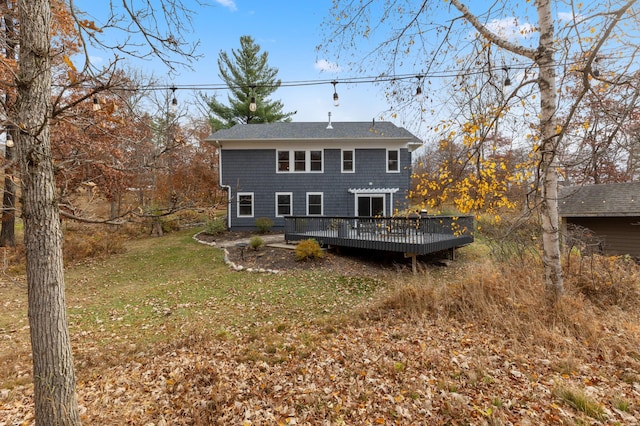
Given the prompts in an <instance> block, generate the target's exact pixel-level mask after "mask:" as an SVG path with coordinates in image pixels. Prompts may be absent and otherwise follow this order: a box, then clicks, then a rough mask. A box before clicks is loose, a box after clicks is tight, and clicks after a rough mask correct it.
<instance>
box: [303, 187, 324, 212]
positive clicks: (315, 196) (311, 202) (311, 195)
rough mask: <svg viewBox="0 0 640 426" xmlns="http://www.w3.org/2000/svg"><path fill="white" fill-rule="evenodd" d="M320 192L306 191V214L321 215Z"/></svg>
mask: <svg viewBox="0 0 640 426" xmlns="http://www.w3.org/2000/svg"><path fill="white" fill-rule="evenodd" d="M322 195H323V194H322V192H307V216H322V211H323V208H322Z"/></svg>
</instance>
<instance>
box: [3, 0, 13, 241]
mask: <svg viewBox="0 0 640 426" xmlns="http://www.w3.org/2000/svg"><path fill="white" fill-rule="evenodd" d="M10 1H11V0H7V6H9V2H10ZM7 9H8V7H7ZM13 21H14V16H13V15H12V14H7V15H5V17H4V27H5V37H6V43H7V48H6V52H5V56H6V57H7V59H15V58H16V43H17V40H16V32H15V25H14V22H13ZM11 98H12V96H11V95H10V94H9V93H7V98H6V100H5V108H6V111H5V113H6V115H7V116H9V117H13V115H14V114H15V111H13V102H12V99H11ZM6 131H7V141H8V140H9V139H8V137H9V135H11V138H12V139H13V140H14V141H15V140H16V134H15V133H16V132H15V128H14V127H13V126H11V125H9V126H7V128H6ZM4 158H5V159H6V160H7V162H8V163H11V162H12V161H13V160H14V148H13V147H12V146H9V144H8V143H7V144H6V145H5V152H4ZM13 170H14V169H13V167H7V168H6V169H5V170H4V190H3V194H2V227H1V228H0V246H1V247H15V245H16V235H15V228H16V211H15V200H16V189H17V185H16V184H15V182H14V180H13V178H14V176H13Z"/></svg>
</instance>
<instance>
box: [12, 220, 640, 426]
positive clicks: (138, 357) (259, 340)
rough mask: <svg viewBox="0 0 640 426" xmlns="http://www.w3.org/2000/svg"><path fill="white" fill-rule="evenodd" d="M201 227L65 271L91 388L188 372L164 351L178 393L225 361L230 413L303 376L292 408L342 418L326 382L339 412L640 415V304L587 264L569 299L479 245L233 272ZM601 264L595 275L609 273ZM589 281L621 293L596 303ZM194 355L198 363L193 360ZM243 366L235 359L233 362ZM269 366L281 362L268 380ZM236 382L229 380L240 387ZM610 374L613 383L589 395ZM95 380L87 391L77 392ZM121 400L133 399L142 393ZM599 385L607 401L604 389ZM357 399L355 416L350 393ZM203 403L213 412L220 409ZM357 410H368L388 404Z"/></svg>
mask: <svg viewBox="0 0 640 426" xmlns="http://www.w3.org/2000/svg"><path fill="white" fill-rule="evenodd" d="M195 232H196V231H195V230H191V231H185V232H176V233H172V234H167V235H165V236H164V237H162V238H143V239H139V240H133V241H128V242H127V250H126V252H124V253H120V254H116V255H112V256H110V257H108V258H104V259H97V260H88V261H84V262H81V263H76V264H73V265H69V266H68V267H67V270H66V284H67V303H68V314H69V320H70V327H71V335H72V343H73V349H74V356H75V360H76V365H77V369H76V372H77V376H78V382H79V389H80V393H81V394H82V395H85V396H86V398H87V400H90V401H94V402H95V401H101V400H102V398H107V396H106V395H112V393H111V394H110V393H109V392H110V391H108V390H103V388H102V387H103V386H105V385H110V384H112V383H113V382H115V381H120V380H121V379H122V378H123V377H128V375H130V374H137V373H136V372H139V371H138V369H137V367H136V366H137V365H145V366H147V365H154V366H155V367H153V368H155V371H157V372H159V373H162V374H164V372H165V370H166V369H167V368H169V367H171V366H172V367H171V368H174V371H176V372H179V371H182V370H179V369H175V367H176V364H173V363H175V362H178V361H179V360H180V359H186V360H187V361H188V362H186V364H184V366H185V369H184V370H183V373H181V374H183V375H184V377H183V379H184V380H185V383H184V386H185V389H200V390H203V392H204V391H206V392H209V389H208V387H207V386H202V385H201V383H202V380H205V379H206V380H205V381H206V382H207V383H209V382H210V381H211V380H213V379H211V377H217V376H215V375H212V376H211V377H209V375H208V374H209V373H208V372H209V370H208V369H211V368H213V367H212V366H213V365H215V368H213V370H212V371H218V369H223V368H226V370H220V371H224V373H220V374H223V375H224V377H229V378H230V379H229V380H228V381H220V380H218V379H216V381H215V383H219V384H221V383H224V386H227V387H229V389H231V390H229V391H228V389H226V388H224V389H223V388H220V389H219V390H215V389H214V390H215V392H219V393H220V395H227V396H226V397H225V398H228V401H227V400H226V399H224V398H223V400H221V401H223V402H224V401H227V402H224V403H222V404H221V405H220V407H223V408H224V407H227V408H228V407H233V406H234V405H233V404H231V403H230V402H231V401H234V400H235V399H237V398H244V397H243V396H242V395H244V393H243V392H245V389H249V388H250V389H252V392H255V393H258V394H260V395H258V397H257V398H258V399H257V400H260V401H269V404H276V405H274V406H279V405H282V404H285V403H283V402H282V400H279V399H278V398H284V397H285V396H284V393H278V392H275V391H273V389H274V388H275V387H276V386H282V385H283V383H287V386H298V385H299V386H300V387H301V388H300V389H298V390H301V391H302V393H300V392H297V393H296V392H294V393H292V394H291V395H294V396H296V395H297V397H300V398H302V399H301V400H300V401H303V402H304V404H302V405H300V407H302V408H300V410H299V411H298V412H297V413H298V414H299V415H301V413H308V416H309V417H308V418H313V417H314V416H317V417H318V418H331V416H334V418H333V420H336V419H337V418H338V417H340V416H342V415H344V416H345V419H350V420H352V421H353V420H354V418H349V415H350V414H349V412H348V411H347V410H346V408H343V409H342V411H340V412H338V411H335V409H334V408H331V409H328V408H327V407H329V406H328V405H325V404H328V403H331V404H333V402H334V401H333V400H332V398H333V397H332V395H333V392H334V391H335V392H338V391H340V392H342V394H341V395H342V396H341V397H342V398H343V401H344V403H345V405H344V407H346V406H347V404H349V401H351V402H353V403H354V404H356V403H357V404H368V402H369V401H374V400H375V401H376V403H375V404H373V405H371V406H367V407H368V409H373V408H374V407H375V406H379V405H381V404H384V403H385V401H391V402H392V403H393V407H395V406H396V405H397V404H403V403H404V402H405V401H409V402H407V405H405V406H404V409H410V410H411V409H413V408H415V409H416V410H418V409H420V403H421V401H427V400H428V401H430V402H429V404H433V407H434V413H437V414H434V415H435V416H439V417H434V419H436V418H437V420H439V421H440V420H442V422H443V423H447V422H450V423H451V422H454V423H455V422H457V421H458V420H460V422H461V423H462V422H465V423H466V422H468V421H470V419H476V420H477V419H478V416H480V417H481V418H482V419H483V421H486V422H488V424H509V423H513V424H518V423H519V422H520V421H522V420H523V419H522V418H519V417H518V416H520V415H522V413H527V412H529V409H530V408H529V407H538V408H541V411H547V412H548V414H549V416H550V417H549V418H547V420H549V421H552V420H553V421H560V420H559V419H562V420H563V421H564V420H567V419H568V418H571V419H574V420H575V421H576V423H579V422H585V424H588V423H589V422H590V421H592V420H593V419H597V420H599V421H602V420H605V417H604V415H605V413H606V414H607V415H608V416H614V417H615V416H618V417H616V418H624V417H621V415H620V413H616V412H614V413H613V414H610V412H609V411H607V409H612V408H615V409H616V410H617V411H619V412H623V413H628V416H629V417H632V416H637V415H638V412H637V406H638V399H637V397H636V396H635V394H634V393H633V392H629V391H628V390H629V389H631V388H632V387H633V386H636V385H637V383H638V375H637V374H635V373H634V372H635V371H639V370H638V368H637V367H638V361H639V360H640V357H638V352H637V348H638V347H639V342H640V329H639V328H638V325H637V324H638V318H639V317H640V315H638V311H639V310H638V306H640V303H639V302H640V299H639V298H638V297H637V294H636V292H635V291H626V292H625V297H624V298H621V297H618V296H617V295H618V294H622V292H621V291H619V290H618V289H616V288H612V286H611V285H608V286H602V285H601V284H600V283H599V282H598V281H596V278H598V277H596V276H593V275H589V276H587V277H586V278H588V280H587V279H586V278H585V277H584V275H580V276H578V275H574V274H572V272H571V271H569V273H568V274H567V279H566V283H567V295H566V296H565V297H564V298H563V300H562V301H561V303H559V304H558V305H557V306H555V307H549V306H548V305H546V303H545V301H544V298H543V297H541V295H542V294H543V290H544V286H543V283H542V282H541V278H540V274H536V272H535V271H534V272H532V271H531V269H530V268H522V267H521V265H519V264H514V265H509V264H505V263H499V262H491V261H489V260H488V259H487V253H486V251H484V249H483V248H482V247H479V246H476V245H472V246H470V247H467V248H465V249H464V250H461V251H460V253H459V254H460V256H459V259H460V260H459V261H458V262H455V263H453V264H451V265H450V266H448V267H446V268H443V267H430V268H426V270H425V271H423V272H422V273H421V274H419V275H417V276H413V275H411V274H397V275H395V276H393V275H391V274H385V276H384V278H371V277H362V276H344V275H341V274H340V273H339V272H338V271H336V272H335V273H330V272H318V271H312V270H305V271H300V272H289V273H286V274H257V273H255V274H253V273H247V272H233V271H231V270H229V268H227V267H226V266H225V265H224V262H223V254H222V252H221V251H220V250H217V249H214V248H211V247H209V246H206V245H202V244H198V243H197V242H195V241H194V240H193V239H192V234H193V233H195ZM291 255H292V256H293V255H294V254H293V253H291ZM620 261H621V262H623V260H620ZM612 262H613V261H612ZM603 265H604V266H606V268H607V269H606V271H612V273H609V274H608V275H607V276H615V277H622V272H620V271H622V269H624V268H626V269H627V270H629V271H630V272H629V274H630V277H631V278H629V280H628V281H624V280H621V279H616V280H615V281H614V284H612V285H617V286H623V287H620V288H622V289H625V290H626V289H629V288H631V289H637V280H636V282H635V283H634V282H632V280H631V279H632V278H633V277H634V276H636V277H637V276H638V274H637V272H638V271H639V270H640V268H638V267H637V266H636V267H635V268H636V269H633V268H634V267H633V266H632V265H629V264H627V263H620V264H618V263H612V264H606V265H605V264H603ZM604 266H603V267H602V268H600V269H598V270H603V271H605V269H604ZM583 272H584V271H582V272H581V273H583ZM612 274H614V275H612ZM605 275H606V274H604V275H603V276H605ZM383 279H384V281H383ZM22 281H24V280H23V279H19V277H18V280H17V284H13V283H10V284H7V283H4V284H0V285H3V287H2V294H3V301H2V304H1V305H0V306H2V307H3V312H2V313H0V337H1V339H0V390H4V389H9V390H10V391H11V392H12V393H11V395H13V394H14V393H15V394H16V395H21V393H20V392H22V393H24V389H28V386H22V385H27V384H28V383H29V382H30V381H31V377H30V374H31V372H30V351H29V336H28V326H27V319H26V317H27V316H26V289H25V288H24V285H22V284H20V282H22ZM576 283H577V284H576ZM585 283H588V284H589V285H590V286H589V287H588V288H587V287H585V286H586V284H585ZM591 283H594V284H591ZM587 292H588V293H587ZM598 292H601V293H600V294H603V295H605V296H610V295H615V297H606V298H602V297H601V298H600V303H592V302H591V299H593V298H598V294H599V293H598ZM604 302H606V303H604ZM174 352H175V353H177V354H178V356H177V357H176V356H175V355H171V354H172V353H174ZM180 354H182V358H181V357H180ZM191 356H193V357H194V358H195V359H198V360H199V361H197V362H195V364H194V363H192V362H191V358H190V357H191ZM239 364H244V365H242V368H240V369H239V368H238V366H239ZM225 366H226V367H225ZM186 367H188V368H186ZM192 367H193V369H192V370H191V368H192ZM596 367H597V368H596ZM145 368H146V367H145ZM149 368H152V367H149ZM250 371H252V372H253V373H251V374H255V377H254V379H256V380H257V379H259V380H260V381H263V380H264V381H265V383H271V385H270V386H272V387H271V388H270V387H269V386H267V385H266V384H265V386H266V387H264V388H262V387H259V386H253V385H252V386H250V387H249V388H242V389H240V388H238V389H235V388H234V386H236V384H237V385H238V386H240V385H242V384H243V383H244V384H246V383H249V382H243V379H242V377H240V376H236V374H238V375H240V374H241V373H242V374H245V373H246V374H249V372H250ZM596 371H599V372H598V373H596ZM277 372H281V375H280V376H275V374H276V373H277ZM204 373H207V374H204ZM176 374H177V373H176ZM211 374H213V373H211ZM216 374H218V373H216ZM204 376H206V377H204ZM187 377H188V378H189V380H190V381H187ZM203 377H204V378H203ZM233 377H236V378H238V377H240V379H239V381H238V382H237V383H236V382H234V380H233ZM365 377H366V380H365ZM102 378H104V382H103V381H102ZM292 378H295V379H292ZM122 380H123V379H122ZM132 380H134V381H135V380H136V379H132ZM137 380H138V381H140V380H141V376H140V377H137ZM171 380H172V381H173V379H171ZM270 380H271V382H269V381H270ZM310 380H313V385H316V384H318V387H317V389H332V392H330V393H325V392H319V393H317V394H318V395H316V393H313V395H312V394H311V393H310V394H308V395H307V394H306V393H305V392H307V390H305V389H310V387H308V386H311V382H308V381H310ZM199 383H200V384H199ZM252 383H253V384H254V385H255V384H256V383H258V382H255V381H254V382H252ZM296 384H297V385H296ZM515 384H517V386H515ZM603 384H606V385H607V386H609V387H608V388H604V389H605V390H600V388H599V386H601V385H603ZM194 386H195V387H194ZM220 386H222V385H220ZM334 386H335V387H334ZM378 386H384V387H387V388H388V389H392V390H393V391H394V392H393V393H392V394H390V395H391V396H392V398H388V397H386V396H384V397H383V395H382V394H381V395H378V396H379V397H380V398H379V399H376V398H378V396H376V395H377V392H378V390H379V389H381V388H382V387H380V388H379V387H378ZM585 386H592V387H595V388H597V389H598V391H599V393H598V392H596V393H593V394H592V393H591V390H589V393H588V394H586V393H585V392H583V391H581V390H580V389H582V388H584V387H585ZM89 387H91V389H94V392H95V393H94V394H89V393H87V392H88V388H89ZM216 389H217V388H216ZM269 389H271V390H269ZM614 389H615V390H614ZM112 390H113V389H112ZM173 391H176V392H177V390H176V389H173ZM173 391H172V392H173ZM163 392H164V391H163ZM234 392H235V393H234ZM518 392H519V393H518ZM89 395H93V396H96V398H93V397H89ZM131 395H132V397H140V398H143V397H144V392H142V393H136V392H135V391H132V392H131ZM167 395H168V394H167ZM234 395H235V396H234ZM287 395H289V393H287ZM592 395H597V396H598V397H599V398H601V399H602V401H598V400H596V399H595V398H596V397H595V396H592ZM603 395H610V396H613V395H615V396H616V397H615V398H613V397H609V398H608V399H607V400H605V398H604V396H603ZM165 396H166V395H165ZM174 396H175V395H172V396H171V398H173V397H174ZM387 396H388V395H387ZM325 397H326V398H325ZM184 398H185V399H184V400H183V401H181V402H180V404H182V405H181V406H189V407H191V406H193V405H194V404H193V401H192V400H191V399H189V398H191V396H190V395H187V393H185V395H184ZM273 398H275V399H273ZM287 398H288V397H287ZM9 399H10V396H8V397H7V401H9ZM105 401H107V400H106V399H105ZM354 401H355V402H354ZM411 401H415V404H414V403H410V402H411ZM559 401H563V402H564V403H562V404H561V403H559ZM2 402H4V401H2ZM227 403H228V404H227ZM292 403H293V402H292V401H291V400H289V401H288V402H287V404H292ZM96 404H98V403H97V402H96ZM138 404H139V403H138ZM261 404H262V402H261ZM295 404H298V402H295ZM295 404H294V405H290V406H295ZM314 404H315V405H314ZM249 405H251V404H249ZM285 405H286V404H285ZM131 406H132V407H134V406H136V404H134V403H132V405H131ZM559 406H562V408H561V409H560V408H558V407H559ZM220 407H219V409H220V410H222V408H220ZM336 407H337V406H336ZM393 407H390V408H389V409H393V410H395V408H393ZM570 407H571V408H570ZM174 408H175V407H174ZM423 408H424V407H423ZM525 408H526V409H525ZM103 409H104V407H103V406H102V405H100V404H98V405H94V406H92V407H91V408H90V409H89V410H88V412H89V413H90V415H91V416H93V417H92V419H93V420H94V423H95V424H100V421H99V420H98V417H99V415H100V413H101V410H103ZM531 409H534V408H531ZM113 410H114V413H115V412H116V411H118V410H124V407H122V406H120V407H115V408H113ZM308 410H311V411H308ZM313 410H315V411H313ZM351 410H352V411H351V412H352V413H356V412H357V413H358V416H359V415H360V414H362V413H361V408H358V409H357V410H356V408H355V406H354V405H353V404H352V405H351ZM212 413H213V414H212V416H213V417H212V418H216V416H218V415H222V414H221V413H222V411H220V412H219V411H215V410H214V411H212ZM394 413H395V411H394ZM417 413H418V411H415V412H414V416H416V415H417ZM214 414H215V415H214ZM334 414H335V415H334ZM392 414H393V413H392ZM396 414H397V413H396ZM396 414H394V415H396ZM118 415H121V416H122V417H118V420H121V421H120V423H126V421H128V422H130V423H132V424H145V423H146V422H151V421H157V418H156V419H155V420H154V419H153V418H152V416H151V417H150V415H148V413H147V414H145V416H146V417H144V421H143V418H142V417H141V418H137V417H135V415H134V414H124V412H123V414H118ZM354 415H355V414H354ZM368 415H370V417H369V420H371V421H372V422H375V421H377V419H381V418H382V416H383V413H377V414H368ZM96 416H98V417H96ZM323 416H324V417H323ZM554 416H555V417H554ZM0 417H1V412H0ZM196 417H197V416H196ZM391 417H393V416H391ZM614 417H612V418H609V419H607V420H613V419H614ZM414 418H418V417H414ZM125 420H126V421H125ZM174 420H175V418H174ZM0 422H1V421H0ZM336 422H337V420H336ZM88 423H91V422H88ZM355 423H358V422H357V421H356V422H355ZM103 424H104V423H103ZM194 424H207V421H204V420H201V422H200V423H198V422H197V421H196V422H195V423H194ZM228 424H235V423H234V422H233V421H231V422H230V423H228ZM567 424H569V423H567Z"/></svg>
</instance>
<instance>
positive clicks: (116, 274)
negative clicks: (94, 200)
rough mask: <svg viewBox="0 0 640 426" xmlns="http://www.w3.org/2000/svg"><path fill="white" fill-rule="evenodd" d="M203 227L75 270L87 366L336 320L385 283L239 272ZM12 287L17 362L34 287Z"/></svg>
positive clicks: (8, 350) (72, 310)
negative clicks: (192, 342)
mask: <svg viewBox="0 0 640 426" xmlns="http://www.w3.org/2000/svg"><path fill="white" fill-rule="evenodd" d="M195 232H196V231H194V230H189V231H182V232H176V233H172V234H168V235H165V236H164V237H162V238H146V239H141V240H135V241H131V242H130V243H127V250H126V252H125V253H123V254H119V255H114V256H112V257H110V258H108V259H104V260H91V261H86V262H82V263H80V264H77V265H70V266H68V267H67V270H66V286H67V306H68V316H69V323H70V331H71V335H72V339H73V342H74V352H75V353H76V359H77V361H78V362H79V363H80V364H83V363H84V364H87V363H88V364H95V363H99V362H107V363H108V364H111V363H116V362H119V361H118V359H119V358H118V357H119V356H121V355H125V354H126V353H134V352H136V351H141V350H144V349H145V348H146V347H148V346H149V345H154V344H158V343H162V342H170V341H173V340H175V339H179V338H181V337H184V336H186V335H189V334H192V333H202V334H210V335H212V336H219V337H224V336H229V335H232V334H238V333H262V331H261V330H262V329H263V328H265V329H283V328H287V327H288V326H289V325H290V324H295V325H296V326H299V325H300V324H304V323H305V322H309V321H333V320H334V319H336V318H339V317H340V316H341V315H342V314H344V313H346V312H349V311H351V310H352V309H353V307H354V306H356V305H357V304H359V303H360V302H362V301H363V300H366V299H368V298H370V297H371V295H372V293H373V292H374V291H375V290H376V289H377V288H378V287H380V286H381V285H382V282H381V281H378V280H374V279H371V278H360V277H345V276H340V275H333V274H327V273H326V272H312V271H305V272H296V273H283V274H258V273H248V272H234V271H231V270H230V269H229V268H227V266H226V265H225V264H224V262H223V253H222V251H221V250H220V249H216V248H213V247H210V246H207V245H204V244H200V243H198V242H196V241H195V240H194V239H193V238H192V235H193V234H194V233H195ZM291 256H294V253H293V252H292V253H291ZM3 292H5V293H6V294H5V300H6V301H7V302H5V310H4V311H3V313H2V314H0V330H2V331H3V334H4V332H9V333H8V334H9V335H10V336H11V340H3V341H0V361H3V362H5V363H6V364H7V367H9V364H13V363H14V362H17V361H18V360H19V361H20V362H23V361H24V359H25V357H26V358H28V356H29V355H28V354H29V346H28V341H29V340H28V327H27V313H26V290H25V288H24V286H23V285H17V284H15V285H7V286H6V287H5V288H4V289H3ZM17 354H18V355H19V356H16V355H17ZM18 369H19V368H18ZM14 370H15V369H13V368H12V367H10V368H9V370H8V371H7V370H5V371H4V374H2V375H0V376H2V378H3V379H2V380H3V381H4V380H7V381H8V382H7V383H0V387H5V386H6V385H8V384H10V383H11V382H14V381H15V380H16V377H15V374H14ZM19 370H20V369H19ZM12 376H13V377H12ZM17 382H19V383H21V382H22V380H17Z"/></svg>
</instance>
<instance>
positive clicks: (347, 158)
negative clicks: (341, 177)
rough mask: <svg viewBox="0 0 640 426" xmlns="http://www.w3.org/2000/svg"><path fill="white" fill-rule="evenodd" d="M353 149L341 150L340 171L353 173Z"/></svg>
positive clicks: (354, 165) (354, 169)
mask: <svg viewBox="0 0 640 426" xmlns="http://www.w3.org/2000/svg"><path fill="white" fill-rule="evenodd" d="M355 158H356V157H355V151H354V150H353V149H343V150H342V173H355V171H356V163H355Z"/></svg>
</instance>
